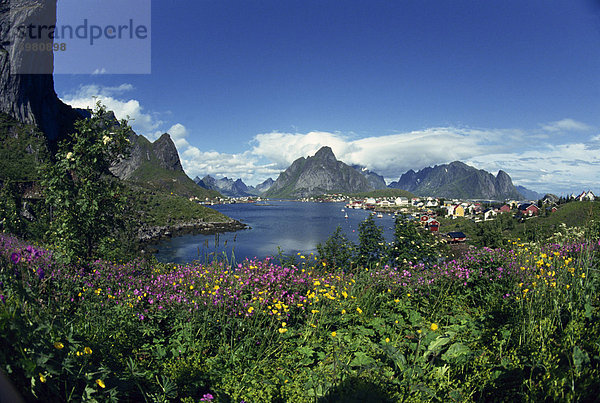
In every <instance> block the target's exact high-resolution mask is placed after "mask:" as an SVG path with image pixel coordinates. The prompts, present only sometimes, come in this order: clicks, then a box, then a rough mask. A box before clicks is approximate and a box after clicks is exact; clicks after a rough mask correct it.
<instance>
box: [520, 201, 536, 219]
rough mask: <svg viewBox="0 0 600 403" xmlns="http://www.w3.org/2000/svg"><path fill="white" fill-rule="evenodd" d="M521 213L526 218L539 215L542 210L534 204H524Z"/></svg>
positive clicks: (521, 206)
mask: <svg viewBox="0 0 600 403" xmlns="http://www.w3.org/2000/svg"><path fill="white" fill-rule="evenodd" d="M519 212H520V213H521V214H522V215H524V216H530V217H531V216H532V215H538V214H539V212H540V209H539V208H538V206H536V205H535V204H532V203H524V204H521V205H520V206H519Z"/></svg>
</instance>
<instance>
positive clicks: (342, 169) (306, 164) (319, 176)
mask: <svg viewBox="0 0 600 403" xmlns="http://www.w3.org/2000/svg"><path fill="white" fill-rule="evenodd" d="M369 190H373V188H372V187H371V185H369V181H368V180H367V178H366V177H365V176H363V175H362V174H361V173H360V172H358V171H357V170H356V169H354V168H352V167H351V166H349V165H346V164H345V163H343V162H342V161H338V160H337V159H336V157H335V155H334V154H333V151H332V150H331V148H330V147H327V146H325V147H322V148H321V149H319V151H317V153H316V154H315V155H314V156H312V157H308V158H304V157H301V158H298V159H297V160H295V161H294V162H293V163H292V165H290V167H289V168H287V169H286V170H285V171H284V172H282V173H281V174H280V175H279V177H278V178H277V180H276V181H275V183H274V184H273V186H272V187H271V188H270V189H269V190H268V191H267V192H266V193H265V196H266V197H275V198H277V197H280V198H299V197H310V196H316V195H320V194H324V193H331V192H343V193H358V192H365V191H369Z"/></svg>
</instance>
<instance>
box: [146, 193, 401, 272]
mask: <svg viewBox="0 0 600 403" xmlns="http://www.w3.org/2000/svg"><path fill="white" fill-rule="evenodd" d="M213 207H214V208H215V210H218V211H220V212H222V213H223V214H225V215H227V216H229V217H231V218H234V219H236V220H239V221H241V222H243V223H244V224H247V225H249V226H250V227H251V229H246V230H242V231H237V232H227V233H222V234H218V235H183V236H180V237H175V238H171V239H166V240H163V241H160V242H159V243H158V244H155V245H153V247H155V248H156V249H158V252H157V253H156V254H155V256H156V258H157V259H158V260H159V261H161V262H173V263H187V262H191V261H193V260H204V259H206V258H207V257H208V258H210V257H211V256H215V255H216V256H220V257H223V256H224V255H225V254H226V255H227V258H228V259H231V257H232V252H233V255H234V256H235V260H236V261H237V262H241V261H243V260H244V259H245V258H249V259H253V258H258V259H262V258H265V257H267V256H275V255H277V254H278V248H279V249H281V251H282V253H283V254H284V255H293V254H297V253H302V254H310V253H311V252H312V253H316V251H317V250H316V246H317V243H319V242H325V241H326V240H327V238H329V236H330V235H331V234H332V233H333V232H334V231H335V229H336V228H337V226H338V225H339V226H340V227H341V228H342V230H343V232H344V234H345V235H346V236H347V237H348V239H350V240H351V241H353V242H355V243H358V226H359V224H360V223H361V222H362V221H363V220H364V219H365V218H366V217H367V215H368V214H370V213H369V212H368V211H365V210H352V209H345V211H342V209H344V204H343V203H301V202H293V201H269V202H261V203H248V204H226V205H218V206H213ZM345 214H347V215H348V218H345ZM375 223H376V224H377V225H378V226H380V227H381V228H383V229H384V235H385V238H386V239H387V240H388V241H390V240H391V239H392V236H393V233H394V230H393V227H394V217H393V216H390V215H387V214H384V215H383V218H375Z"/></svg>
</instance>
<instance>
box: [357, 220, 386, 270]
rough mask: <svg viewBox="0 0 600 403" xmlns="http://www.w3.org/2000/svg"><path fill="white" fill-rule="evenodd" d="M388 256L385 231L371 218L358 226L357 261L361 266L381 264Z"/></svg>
mask: <svg viewBox="0 0 600 403" xmlns="http://www.w3.org/2000/svg"><path fill="white" fill-rule="evenodd" d="M385 255H386V244H385V238H384V237H383V229H381V228H380V227H378V226H377V225H376V224H375V221H374V220H373V215H372V214H369V216H368V217H367V218H366V219H365V220H364V221H363V222H361V223H360V225H359V226H358V251H357V258H356V261H357V263H358V264H359V265H361V266H369V265H371V264H373V263H377V262H379V261H380V260H381V259H383V258H384V257H385Z"/></svg>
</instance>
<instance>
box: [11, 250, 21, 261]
mask: <svg viewBox="0 0 600 403" xmlns="http://www.w3.org/2000/svg"><path fill="white" fill-rule="evenodd" d="M10 260H11V261H12V262H13V263H14V264H17V263H19V260H21V255H19V254H18V253H17V252H14V253H12V254H11V255H10Z"/></svg>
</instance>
